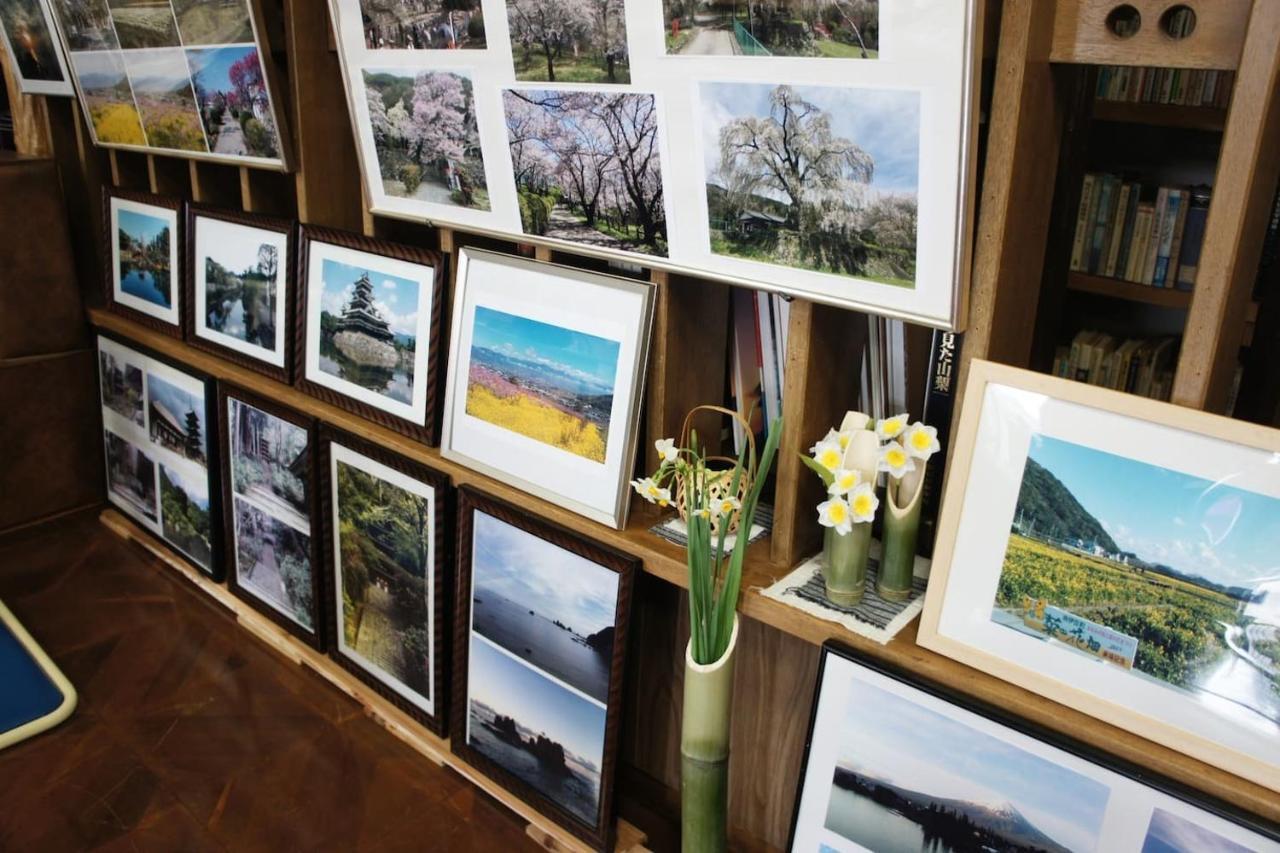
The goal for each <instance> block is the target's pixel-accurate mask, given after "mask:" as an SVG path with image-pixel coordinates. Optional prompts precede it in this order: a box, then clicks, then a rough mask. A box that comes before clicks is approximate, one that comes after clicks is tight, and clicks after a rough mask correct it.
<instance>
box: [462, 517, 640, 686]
mask: <svg viewBox="0 0 1280 853" xmlns="http://www.w3.org/2000/svg"><path fill="white" fill-rule="evenodd" d="M472 525H473V527H472V529H473V546H472V567H471V573H472V574H471V586H472V591H471V619H472V624H471V627H472V630H474V631H475V632H476V633H478V634H480V635H482V636H483V637H485V638H486V639H488V640H490V641H492V642H493V643H495V644H496V645H499V646H501V647H502V648H504V649H506V650H507V651H508V652H510V653H511V654H513V655H515V656H516V657H518V658H521V659H522V660H525V661H528V662H529V663H531V664H533V665H534V666H536V667H538V668H539V669H541V670H542V671H543V672H546V673H547V674H549V675H551V676H553V677H554V678H556V679H558V680H560V681H562V682H564V683H565V684H568V685H569V686H571V687H573V688H574V689H575V690H578V691H580V692H582V693H585V694H586V695H588V696H590V697H591V698H593V699H596V700H597V701H599V702H602V703H603V702H607V701H608V699H609V671H610V667H611V666H612V664H613V635H614V619H615V617H616V614H617V604H618V575H617V573H616V572H613V571H611V570H609V569H607V568H605V567H604V566H601V565H599V564H598V563H593V562H591V561H590V560H588V559H586V558H584V557H580V556H578V555H577V554H574V553H572V552H570V551H566V550H565V549H563V548H561V547H559V546H557V545H554V544H552V543H551V542H548V541H547V540H545V539H542V538H540V537H538V536H535V535H534V534H532V533H529V532H528V531H525V530H521V529H520V528H518V527H515V526H513V525H510V524H508V523H506V522H505V521H500V520H499V519H497V518H494V517H493V516H491V515H488V514H487V513H484V512H481V511H479V510H477V511H476V513H475V515H474V516H473V521H472Z"/></svg>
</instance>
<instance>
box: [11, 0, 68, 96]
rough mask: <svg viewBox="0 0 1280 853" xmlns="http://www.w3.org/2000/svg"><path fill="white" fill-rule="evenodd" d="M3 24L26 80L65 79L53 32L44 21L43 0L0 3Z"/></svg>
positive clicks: (14, 56)
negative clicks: (41, 1) (41, 7)
mask: <svg viewBox="0 0 1280 853" xmlns="http://www.w3.org/2000/svg"><path fill="white" fill-rule="evenodd" d="M0 27H3V28H4V32H5V36H6V37H7V38H8V40H9V47H11V48H12V49H13V54H12V55H13V58H14V61H15V62H16V63H17V65H18V72H19V73H20V74H21V75H22V76H23V77H24V78H26V79H27V80H62V79H63V77H62V67H61V66H60V65H59V64H58V53H57V47H55V45H54V39H55V38H56V36H54V34H53V33H51V32H49V25H48V24H47V23H46V22H45V18H44V12H43V11H41V9H40V0H3V2H0Z"/></svg>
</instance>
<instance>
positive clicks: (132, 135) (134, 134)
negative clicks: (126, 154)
mask: <svg viewBox="0 0 1280 853" xmlns="http://www.w3.org/2000/svg"><path fill="white" fill-rule="evenodd" d="M109 27H110V25H108V32H109V31H110V29H109ZM71 67H72V68H74V69H75V75H76V79H78V80H79V81H80V91H81V92H82V93H84V100H85V105H86V106H87V107H88V108H89V119H90V121H92V122H93V135H94V136H95V137H97V140H98V141H99V142H114V143H117V144H120V145H146V144H147V137H146V136H145V135H144V134H143V132H142V117H141V116H140V115H138V107H137V105H136V104H135V103H134V101H133V89H132V88H130V86H129V76H128V74H127V73H126V71H125V67H124V57H123V55H122V54H120V53H118V52H117V51H114V50H101V51H86V52H81V53H73V54H71Z"/></svg>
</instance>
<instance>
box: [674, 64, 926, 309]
mask: <svg viewBox="0 0 1280 853" xmlns="http://www.w3.org/2000/svg"><path fill="white" fill-rule="evenodd" d="M699 89H700V92H701V108H700V109H699V113H700V114H701V116H702V145H703V167H704V169H705V174H706V192H707V213H708V217H709V220H710V221H709V222H708V227H709V230H710V239H711V247H710V248H711V251H712V252H714V253H715V254H718V255H726V256H729V257H735V258H742V259H744V260H750V261H759V262H762V263H767V264H777V265H780V266H786V267H793V268H796V269H801V270H806V271H810V272H820V273H831V274H835V275H844V276H852V277H856V278H860V279H865V280H868V281H874V282H879V283H881V284H889V285H894V286H898V287H915V280H916V208H917V198H916V194H917V189H918V187H917V184H918V180H919V172H920V163H919V150H920V96H919V94H918V93H916V92H908V91H898V90H876V89H842V88H836V87H832V86H787V85H779V86H771V85H768V84H758V83H703V84H701V85H700V87H699Z"/></svg>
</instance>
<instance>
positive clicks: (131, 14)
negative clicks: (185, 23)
mask: <svg viewBox="0 0 1280 853" xmlns="http://www.w3.org/2000/svg"><path fill="white" fill-rule="evenodd" d="M107 5H108V6H110V7H111V21H112V23H114V24H115V27H116V35H117V36H119V37H120V47H121V48H122V49H124V50H131V49H135V48H147V47H177V46H178V45H180V44H181V43H182V42H181V40H180V39H179V38H178V23H177V21H175V20H174V19H173V7H172V6H170V5H169V0H107Z"/></svg>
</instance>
